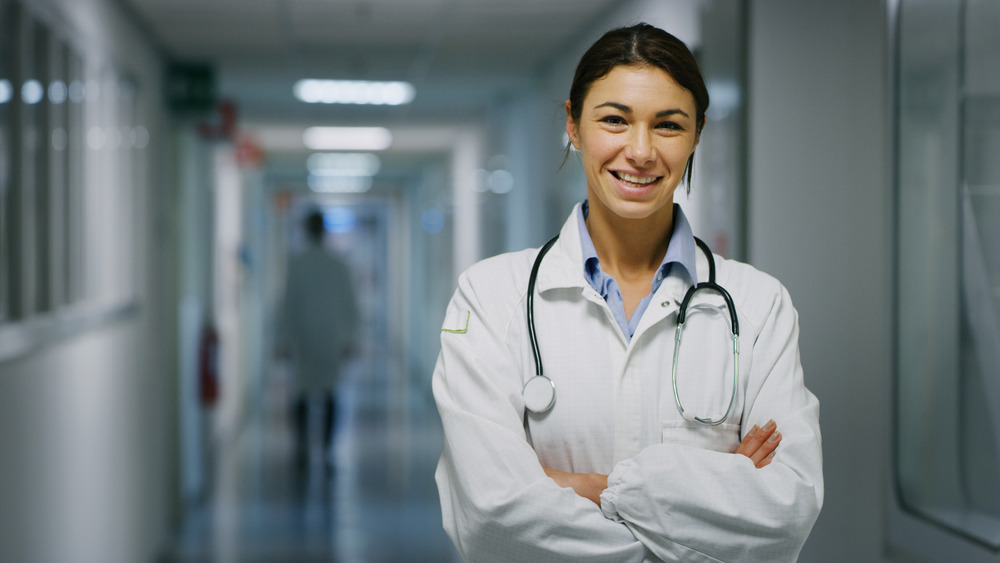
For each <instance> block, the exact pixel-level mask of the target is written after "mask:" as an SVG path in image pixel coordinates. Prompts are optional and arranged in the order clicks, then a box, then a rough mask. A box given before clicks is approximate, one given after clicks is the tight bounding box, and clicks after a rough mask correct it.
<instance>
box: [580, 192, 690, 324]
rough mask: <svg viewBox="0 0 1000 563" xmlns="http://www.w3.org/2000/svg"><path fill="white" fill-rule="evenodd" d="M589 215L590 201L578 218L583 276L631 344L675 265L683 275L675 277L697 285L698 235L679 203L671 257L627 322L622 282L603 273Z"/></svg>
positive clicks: (668, 248)
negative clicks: (696, 253) (589, 223)
mask: <svg viewBox="0 0 1000 563" xmlns="http://www.w3.org/2000/svg"><path fill="white" fill-rule="evenodd" d="M589 213H590V204H589V202H588V201H587V200H584V201H583V205H581V206H580V212H579V213H578V214H577V219H578V223H579V226H580V242H581V244H582V245H583V275H584V277H585V278H587V282H588V283H590V286H591V287H593V288H594V290H595V291H597V293H599V294H600V295H601V297H603V298H604V300H605V301H607V303H608V307H610V308H611V314H612V315H613V316H614V318H615V320H616V321H618V326H620V327H621V329H622V334H624V335H625V339H626V340H628V341H631V340H632V335H633V334H635V329H636V328H638V326H639V320H640V319H641V318H642V314H643V313H644V312H645V311H646V307H648V306H649V301H650V300H651V299H652V298H653V294H654V293H656V290H657V288H659V287H660V284H661V283H663V279H664V278H666V277H667V276H668V275H669V274H670V273H671V268H673V266H674V264H676V265H677V266H678V268H680V271H677V272H674V273H678V274H681V275H684V274H686V275H687V276H688V279H689V280H690V281H691V282H692V283H693V282H694V281H695V279H696V275H697V274H696V270H695V245H694V232H693V231H692V230H691V224H690V223H688V220H687V217H685V216H684V212H683V211H682V210H681V207H680V206H679V205H677V204H676V203H675V204H674V232H673V234H672V235H671V236H670V244H669V245H668V246H667V253H666V254H665V255H664V256H663V262H661V263H660V267H659V269H657V271H656V275H655V276H653V283H652V286H651V288H650V290H649V295H647V296H646V297H643V298H642V301H640V302H639V305H638V306H637V307H636V308H635V311H633V312H632V318H626V317H625V303H624V302H623V301H622V292H621V289H619V287H618V282H617V281H616V280H615V278H613V277H611V276H609V275H607V274H605V273H604V271H603V270H601V262H600V260H599V259H598V258H597V249H595V248H594V240H593V239H592V238H590V232H588V231H587V223H586V220H587V215H588V214H589Z"/></svg>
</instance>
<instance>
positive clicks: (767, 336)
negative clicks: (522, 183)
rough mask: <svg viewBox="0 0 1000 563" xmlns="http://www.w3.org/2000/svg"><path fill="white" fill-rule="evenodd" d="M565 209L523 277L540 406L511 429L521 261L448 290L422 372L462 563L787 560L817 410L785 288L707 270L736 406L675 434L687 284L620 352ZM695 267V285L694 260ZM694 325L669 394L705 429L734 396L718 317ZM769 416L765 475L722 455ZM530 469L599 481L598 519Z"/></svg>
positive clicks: (672, 282)
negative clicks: (726, 313) (548, 401)
mask: <svg viewBox="0 0 1000 563" xmlns="http://www.w3.org/2000/svg"><path fill="white" fill-rule="evenodd" d="M575 213H576V211H574V215H571V216H570V218H569V220H568V221H567V222H566V224H565V225H564V226H563V228H562V231H561V233H560V238H559V241H558V242H557V243H556V245H555V246H554V247H553V248H552V250H551V251H550V252H549V253H548V254H547V255H546V257H545V259H544V261H543V262H542V265H541V268H540V270H539V274H538V281H537V286H536V290H537V294H536V297H535V323H536V327H537V335H538V341H539V347H540V350H541V357H542V363H543V367H544V371H545V374H546V375H547V376H548V377H550V378H551V379H552V380H553V382H554V383H555V386H556V402H555V406H554V407H553V408H552V410H550V411H549V412H548V413H546V414H543V415H530V414H529V415H528V427H527V430H526V429H525V426H524V425H523V421H524V418H523V417H524V405H523V400H522V396H521V389H522V386H523V385H524V382H525V381H527V379H528V378H529V377H531V376H532V375H534V370H535V366H534V361H533V357H532V354H531V348H530V345H529V340H528V336H527V321H526V314H525V295H526V292H527V285H528V275H529V272H530V269H531V264H532V262H533V261H534V258H535V256H536V254H537V251H536V250H525V251H521V252H515V253H510V254H504V255H501V256H497V257H493V258H490V259H487V260H484V261H482V262H480V263H478V264H476V265H475V266H473V267H472V268H470V269H469V270H468V271H466V272H465V273H464V274H463V275H462V276H461V277H460V278H459V283H458V289H457V290H456V292H455V295H454V297H453V298H452V300H451V303H450V304H449V306H448V310H447V313H446V317H445V321H444V330H442V333H441V353H440V356H439V357H438V362H437V366H436V368H435V370H434V376H433V388H434V397H435V400H436V401H437V405H438V410H439V413H440V415H441V420H442V424H443V427H444V436H445V447H444V452H443V454H442V456H441V459H440V462H439V463H438V467H437V471H436V475H435V477H436V480H437V484H438V490H439V494H440V498H441V508H442V513H443V520H444V527H445V530H446V531H447V533H448V535H449V536H450V537H451V538H452V541H453V542H454V543H455V545H456V547H457V548H458V550H459V552H460V553H461V554H462V555H463V557H464V558H465V559H466V560H468V561H498V562H499V561H503V562H513V561H530V562H538V561H545V562H556V561H572V562H583V561H593V562H601V563H606V562H609V561H768V562H774V561H794V560H795V559H796V557H797V556H798V553H799V550H800V549H801V547H802V544H803V542H804V541H805V539H806V536H807V535H808V533H809V531H810V529H811V528H812V525H813V523H814V522H815V520H816V517H817V516H818V514H819V510H820V507H821V506H822V503H823V475H822V454H821V447H820V431H819V403H818V401H817V400H816V398H815V396H813V394H812V393H810V392H809V391H808V390H807V389H806V387H805V386H804V384H803V375H802V368H801V365H800V363H799V348H798V321H797V314H796V312H795V310H794V308H793V307H792V304H791V301H790V299H789V296H788V293H787V292H786V290H785V288H784V287H782V286H781V284H780V283H778V281H777V280H775V279H774V278H772V277H770V276H768V275H766V274H764V273H762V272H760V271H758V270H755V269H754V268H752V267H750V266H748V265H746V264H742V263H738V262H735V261H731V260H725V259H723V258H721V257H719V256H716V257H715V261H716V264H717V270H718V271H717V282H718V283H719V284H720V285H722V286H723V287H724V288H726V289H727V290H728V291H729V292H730V294H731V295H732V297H733V300H734V302H735V305H736V309H737V312H738V315H739V323H740V329H741V332H740V334H741V336H740V351H741V354H740V357H739V374H740V380H739V388H738V394H737V399H736V405H735V407H734V410H733V413H732V414H731V415H730V417H729V419H728V420H726V421H725V423H723V424H721V425H719V426H703V425H700V424H698V423H694V422H686V421H685V420H684V419H683V418H682V417H681V415H680V414H679V412H678V409H677V407H676V405H675V402H674V397H673V388H672V386H671V377H670V373H671V364H672V361H673V352H674V332H675V331H674V328H675V326H676V320H677V311H678V307H679V303H680V301H681V300H682V298H683V296H684V293H685V291H686V290H687V288H688V286H689V285H690V282H689V281H687V278H686V277H683V276H681V275H677V276H675V275H671V276H668V278H667V279H666V280H664V282H663V283H662V285H661V286H660V288H659V289H658V290H657V291H656V293H655V295H654V296H653V299H652V300H651V301H650V305H649V307H648V309H647V310H646V312H645V314H644V315H643V317H642V320H641V322H640V324H639V326H638V328H637V330H636V333H635V335H634V336H633V337H632V339H631V342H626V340H625V338H624V337H623V336H622V334H621V330H620V328H619V327H618V324H617V323H616V322H615V320H614V318H613V317H612V314H611V311H610V309H609V308H608V306H607V304H606V302H605V301H604V300H603V299H602V298H601V297H600V295H599V294H598V293H597V292H596V291H594V290H593V288H591V287H590V286H589V284H588V283H587V282H586V280H585V279H584V276H583V263H582V251H581V247H580V236H579V232H578V226H577V221H576V216H575ZM697 261H698V264H697V269H698V278H699V280H702V281H704V280H705V279H707V277H708V273H707V260H706V259H705V257H704V255H703V254H702V253H701V251H698V259H697ZM674 270H677V269H676V268H675V269H674ZM699 295H700V297H698V301H701V302H706V301H707V302H712V303H716V304H722V303H723V302H722V300H721V298H718V299H716V298H715V297H714V296H701V295H702V292H699ZM695 316H698V315H692V316H691V318H690V320H689V322H688V324H687V325H686V327H685V332H684V337H683V342H682V355H681V363H680V366H679V374H678V386H679V391H680V396H681V400H682V402H683V404H684V407H685V408H686V409H688V410H693V411H694V412H695V414H697V415H698V416H709V417H717V416H719V415H721V414H722V413H723V412H725V409H726V406H727V405H728V403H729V399H730V391H731V389H732V387H731V385H732V363H731V362H732V340H731V336H728V337H727V335H726V332H727V331H728V330H729V328H728V327H729V323H728V317H719V318H715V319H712V318H711V315H708V314H702V315H700V316H701V317H702V318H701V319H700V320H702V321H703V320H706V319H708V320H710V321H711V322H710V323H707V324H706V323H701V322H695ZM723 319H726V320H723ZM771 418H773V419H774V420H775V421H776V422H777V426H778V430H779V431H780V432H781V434H782V441H781V444H780V445H779V447H778V449H777V453H776V456H775V458H774V459H773V461H772V463H771V464H770V465H768V466H767V467H765V468H762V469H757V468H756V467H754V465H753V463H752V462H751V461H750V460H749V459H748V458H747V457H745V456H742V455H735V454H731V453H729V452H732V451H733V450H734V449H735V448H736V446H737V445H738V444H739V442H740V440H741V437H742V436H743V434H745V433H746V432H747V431H749V429H750V428H751V427H752V426H753V425H754V424H757V425H759V426H764V425H765V424H766V423H767V421H768V419H771ZM543 467H548V468H551V469H556V470H560V471H568V472H574V473H586V472H597V473H602V474H607V475H609V478H608V488H607V489H606V490H605V492H604V493H603V495H602V496H601V507H600V509H598V507H597V506H595V505H594V504H593V503H592V502H590V501H589V500H586V499H584V498H582V497H580V496H578V495H576V494H575V493H574V492H573V491H572V489H568V488H560V487H559V486H558V485H556V483H555V481H553V480H552V479H549V478H548V477H546V475H545V473H544V472H543V469H542V468H543Z"/></svg>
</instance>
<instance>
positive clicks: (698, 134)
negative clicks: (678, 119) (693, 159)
mask: <svg viewBox="0 0 1000 563" xmlns="http://www.w3.org/2000/svg"><path fill="white" fill-rule="evenodd" d="M707 122H708V117H706V116H704V115H703V116H701V123H700V124H698V128H697V131H696V134H695V136H694V146H693V147H691V150H692V151H694V149H695V148H697V147H698V143H699V142H701V132H702V131H703V130H704V129H705V123H707Z"/></svg>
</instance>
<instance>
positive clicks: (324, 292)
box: [278, 211, 358, 461]
mask: <svg viewBox="0 0 1000 563" xmlns="http://www.w3.org/2000/svg"><path fill="white" fill-rule="evenodd" d="M304 226H305V231H306V235H307V237H308V239H309V246H308V248H307V249H306V250H305V251H304V252H303V253H301V254H299V255H297V256H294V257H292V259H291V261H290V263H289V265H288V277H287V279H286V282H285V295H284V300H283V304H282V310H281V320H280V323H279V327H280V328H279V335H278V338H279V341H280V342H281V343H282V348H284V349H285V350H286V351H287V354H288V355H289V356H290V357H291V360H292V366H293V369H294V373H295V377H294V381H295V394H294V395H295V401H294V405H293V415H294V418H295V421H294V422H295V431H296V446H297V452H298V457H299V460H300V461H304V460H305V457H306V456H305V454H306V453H307V451H308V441H309V440H308V427H309V425H308V419H309V417H308V414H309V410H310V409H309V407H310V405H315V406H318V407H319V409H318V410H319V412H320V413H321V415H320V417H318V418H319V420H321V429H322V446H323V451H327V450H328V449H329V448H330V445H331V443H332V440H333V434H334V423H335V420H336V405H337V400H336V390H337V385H338V383H339V380H340V372H341V368H342V364H343V362H344V360H345V358H346V357H347V356H348V355H349V354H350V353H351V351H352V347H353V344H354V335H355V333H356V332H357V324H358V306H357V301H356V297H355V293H354V286H353V284H352V283H351V274H350V270H349V269H348V267H347V264H346V263H345V262H344V261H343V260H342V259H341V258H340V257H338V256H336V255H335V254H332V253H330V252H329V251H327V249H326V248H325V246H324V242H325V239H326V226H325V223H324V219H323V213H322V212H320V211H311V212H309V213H308V214H307V215H306V218H305V223H304ZM315 410H317V409H314V411H315Z"/></svg>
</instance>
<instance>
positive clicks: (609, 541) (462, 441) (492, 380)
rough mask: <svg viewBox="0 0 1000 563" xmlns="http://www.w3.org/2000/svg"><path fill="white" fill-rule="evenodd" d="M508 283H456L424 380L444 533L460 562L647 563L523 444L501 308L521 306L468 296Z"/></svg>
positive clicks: (634, 544) (517, 382) (506, 315)
mask: <svg viewBox="0 0 1000 563" xmlns="http://www.w3.org/2000/svg"><path fill="white" fill-rule="evenodd" d="M483 277H485V276H483ZM481 278H482V277H481ZM510 283H513V282H510ZM510 283H501V282H498V281H497V280H486V279H480V283H478V284H477V283H473V282H471V281H470V278H469V276H468V275H463V276H462V277H461V278H460V280H459V287H458V290H457V291H456V293H455V295H454V297H453V299H452V301H451V303H450V305H449V308H448V312H447V314H446V320H445V328H446V329H448V330H445V331H442V334H441V353H440V356H439V358H438V362H437V366H436V368H435V370H434V376H433V389H434V397H435V401H436V402H437V406H438V411H439V413H440V416H441V422H442V425H443V428H444V438H445V447H444V452H443V454H442V456H441V459H440V462H439V464H438V467H437V471H436V474H435V478H436V481H437V485H438V490H439V494H440V497H441V509H442V516H443V523H444V528H445V530H446V531H447V533H448V535H449V536H450V537H451V539H452V541H453V542H454V544H455V546H456V547H457V548H458V551H459V552H460V553H461V555H462V557H463V558H464V559H465V560H466V561H470V562H476V561H497V562H517V561H526V562H529V561H530V562H538V561H546V562H559V561H567V562H569V561H572V562H586V561H593V562H601V563H604V562H607V561H621V562H628V561H657V559H656V558H654V557H652V556H651V554H650V553H649V552H648V550H647V549H646V548H645V547H644V546H643V545H642V543H641V542H639V541H638V540H637V539H636V537H635V536H634V535H633V533H632V531H630V530H629V528H628V527H627V526H625V525H624V524H622V523H621V522H615V521H612V520H608V519H606V518H605V517H604V516H603V515H602V513H601V511H600V510H599V509H598V507H596V506H595V505H594V504H593V503H592V502H590V501H588V500H585V499H583V498H581V497H579V496H577V495H576V494H575V493H574V492H573V491H572V489H564V488H560V487H559V486H558V485H556V483H555V481H553V480H552V479H550V478H548V477H547V476H546V475H545V473H544V471H543V469H542V467H541V465H540V463H539V461H538V458H537V456H536V455H535V452H534V451H533V449H532V448H531V446H530V444H529V443H528V441H527V439H526V437H525V431H524V428H523V426H522V416H523V404H522V402H521V392H520V389H521V381H522V377H521V375H520V373H519V372H518V368H517V362H516V361H515V360H514V356H513V353H512V351H511V350H510V349H509V348H508V346H507V345H506V344H505V335H506V331H507V330H508V326H509V324H510V322H511V318H512V316H513V314H514V313H513V309H512V308H511V307H514V306H516V305H522V306H523V301H520V302H518V301H517V299H516V298H515V299H503V298H500V299H497V298H496V297H495V296H494V299H493V300H492V303H493V304H492V305H488V304H484V303H483V302H481V301H480V299H479V298H478V297H477V289H478V290H479V291H480V292H481V294H483V295H488V294H489V292H490V291H506V292H507V293H510V291H511V290H510V289H509V288H510V287H511V285H510ZM505 287H506V288H507V289H506V290H504V289H502V288H505ZM504 307H506V308H507V309H508V310H503V309H504ZM466 319H468V324H467V325H466V326H465V327H464V330H465V332H460V331H461V330H463V324H464V323H465V320H466ZM449 323H451V325H454V326H451V325H450V324H449ZM454 330H458V331H459V332H453V331H454Z"/></svg>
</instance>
